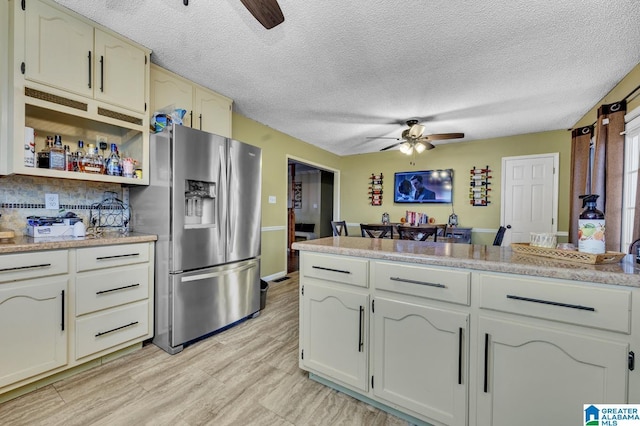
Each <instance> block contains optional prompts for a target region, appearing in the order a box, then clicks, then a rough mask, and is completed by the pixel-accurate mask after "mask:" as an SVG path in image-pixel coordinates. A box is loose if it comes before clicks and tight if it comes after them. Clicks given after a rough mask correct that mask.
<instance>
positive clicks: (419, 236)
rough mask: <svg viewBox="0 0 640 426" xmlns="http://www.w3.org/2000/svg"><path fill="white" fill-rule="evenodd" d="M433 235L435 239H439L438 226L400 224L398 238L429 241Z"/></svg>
mask: <svg viewBox="0 0 640 426" xmlns="http://www.w3.org/2000/svg"><path fill="white" fill-rule="evenodd" d="M431 236H433V241H437V240H438V227H436V226H398V238H400V239H401V240H415V241H427V238H429V237H431Z"/></svg>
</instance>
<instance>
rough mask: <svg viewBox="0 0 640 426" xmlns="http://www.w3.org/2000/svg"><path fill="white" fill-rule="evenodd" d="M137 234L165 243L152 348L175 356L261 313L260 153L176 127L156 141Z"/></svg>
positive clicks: (135, 207)
mask: <svg viewBox="0 0 640 426" xmlns="http://www.w3.org/2000/svg"><path fill="white" fill-rule="evenodd" d="M149 153H150V154H149V157H150V167H149V169H150V175H149V186H146V187H132V188H130V193H129V197H130V205H131V210H132V220H133V222H132V227H133V229H134V230H135V231H136V232H144V233H152V234H156V235H157V236H158V240H157V242H156V256H155V335H154V338H153V343H154V344H156V345H157V346H159V347H160V348H162V349H164V350H165V351H167V352H168V353H170V354H175V353H178V352H180V351H181V350H182V349H183V347H184V345H185V344H187V343H189V342H192V341H194V340H197V339H199V338H201V337H203V336H206V335H208V334H210V333H212V332H214V331H218V330H220V329H222V328H224V327H226V326H229V325H231V324H233V323H235V322H237V321H239V320H241V319H244V318H247V317H249V316H252V315H254V314H256V313H257V312H259V310H260V275H259V274H260V228H261V223H260V216H261V212H260V197H261V173H262V153H261V150H260V148H257V147H254V146H251V145H248V144H245V143H242V142H238V141H236V140H232V139H227V138H224V137H222V136H219V135H214V134H210V133H206V132H202V131H200V130H196V129H192V128H189V127H184V126H179V125H175V126H172V127H167V128H166V129H165V130H164V131H163V132H161V133H157V134H154V135H152V136H151V137H150V147H149Z"/></svg>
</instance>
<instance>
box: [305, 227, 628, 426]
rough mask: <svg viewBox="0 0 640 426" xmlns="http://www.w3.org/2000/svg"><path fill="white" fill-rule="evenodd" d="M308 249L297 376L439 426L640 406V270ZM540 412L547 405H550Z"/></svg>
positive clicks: (406, 249) (320, 245) (316, 244)
mask: <svg viewBox="0 0 640 426" xmlns="http://www.w3.org/2000/svg"><path fill="white" fill-rule="evenodd" d="M293 248H294V249H297V250H300V253H301V255H300V359H299V365H300V368H302V369H304V370H306V371H308V372H309V373H310V377H312V378H314V379H316V380H318V381H321V382H323V383H325V384H327V385H329V386H332V387H335V388H337V389H339V390H341V391H344V392H346V393H349V394H351V395H352V396H354V397H356V398H360V399H362V400H364V401H366V402H368V403H370V404H373V405H376V406H379V407H381V408H384V409H388V410H390V411H392V412H394V413H395V414H398V415H401V416H406V417H407V418H408V419H409V420H410V421H413V422H415V423H419V424H420V423H424V424H433V425H467V424H468V425H478V426H484V425H494V426H498V425H505V426H506V425H513V424H518V425H528V424H532V425H533V424H536V425H537V424H572V423H575V419H576V418H580V417H579V416H583V415H584V412H583V404H595V405H596V406H597V404H603V403H618V404H623V403H638V402H639V401H640V377H639V376H638V371H637V369H636V368H635V353H638V350H639V348H640V331H639V330H638V326H639V324H640V304H639V302H638V300H640V298H639V297H640V293H639V291H640V273H639V271H638V269H637V268H635V264H634V263H633V261H632V259H631V256H627V257H625V259H624V260H623V261H622V262H620V263H616V264H605V265H588V264H580V263H574V262H568V261H556V260H554V259H547V258H541V257H540V258H538V257H535V256H528V255H519V254H516V253H513V252H512V250H511V249H510V248H508V247H493V246H481V245H461V244H451V243H431V242H416V241H404V240H384V239H370V238H357V237H330V238H323V239H318V240H313V241H306V242H297V243H295V244H294V245H293ZM541 407H544V408H543V409H541Z"/></svg>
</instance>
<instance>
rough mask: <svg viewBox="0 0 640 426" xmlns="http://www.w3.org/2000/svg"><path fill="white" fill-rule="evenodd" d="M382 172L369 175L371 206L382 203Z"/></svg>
mask: <svg viewBox="0 0 640 426" xmlns="http://www.w3.org/2000/svg"><path fill="white" fill-rule="evenodd" d="M383 178H384V176H383V175H382V173H380V174H378V175H376V174H374V173H372V174H371V176H370V177H369V202H370V204H371V205H372V206H381V205H382V179H383Z"/></svg>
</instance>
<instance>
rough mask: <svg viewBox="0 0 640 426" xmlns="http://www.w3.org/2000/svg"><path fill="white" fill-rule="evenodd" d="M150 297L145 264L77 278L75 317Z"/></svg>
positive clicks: (86, 274)
mask: <svg viewBox="0 0 640 426" xmlns="http://www.w3.org/2000/svg"><path fill="white" fill-rule="evenodd" d="M148 297H149V266H148V264H146V263H142V264H139V265H132V266H125V267H122V268H115V269H106V270H98V271H94V272H85V273H82V274H79V275H78V277H77V278H76V315H83V314H87V313H90V312H95V311H99V310H101V309H106V308H111V307H114V306H118V305H124V304H125V303H130V302H135V301H136V300H143V299H147V298H148Z"/></svg>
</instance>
